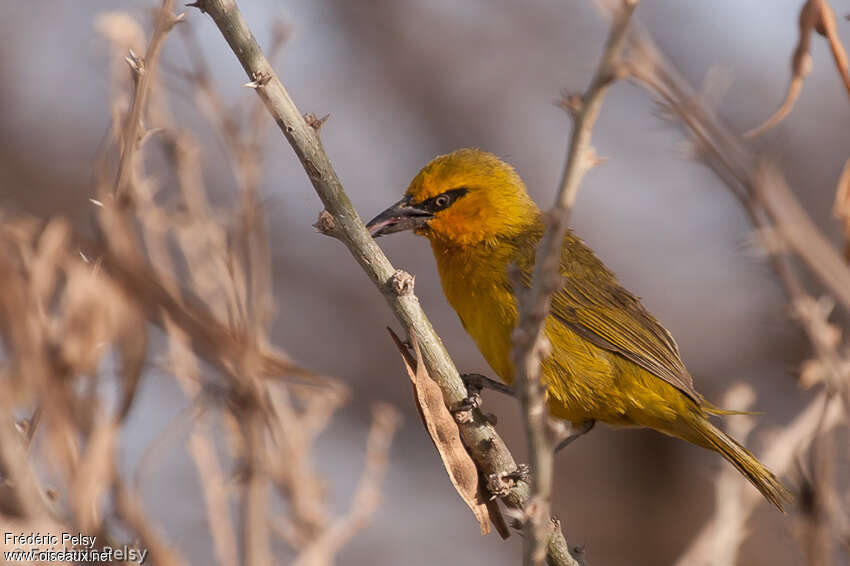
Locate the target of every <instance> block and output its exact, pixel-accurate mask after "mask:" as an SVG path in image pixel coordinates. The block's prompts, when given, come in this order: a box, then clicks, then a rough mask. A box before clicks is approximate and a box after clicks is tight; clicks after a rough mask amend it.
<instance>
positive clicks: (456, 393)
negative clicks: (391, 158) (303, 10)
mask: <svg viewBox="0 0 850 566" xmlns="http://www.w3.org/2000/svg"><path fill="white" fill-rule="evenodd" d="M196 4H197V5H198V7H199V8H201V9H202V10H203V11H204V12H206V13H208V14H209V15H210V16H211V17H212V18H213V20H214V21H215V23H216V25H217V26H218V28H219V30H220V31H221V33H222V35H223V36H224V38H225V40H226V41H227V42H228V44H229V45H230V47H231V49H233V52H234V53H235V54H236V56H237V58H238V59H239V61H240V63H241V64H242V67H243V68H244V69H245V72H246V73H247V75H248V77H249V79H250V80H251V85H252V86H253V87H254V89H255V91H256V92H257V95H258V96H259V97H260V98H261V99H262V100H263V102H264V103H265V105H266V108H267V109H268V110H269V112H270V113H271V115H272V117H273V118H274V120H275V122H276V123H277V124H278V126H279V127H280V129H281V131H282V132H283V134H284V135H285V136H286V138H287V140H288V141H289V143H290V145H291V146H292V148H293V150H294V151H295V153H296V155H297V156H298V158H299V160H300V161H301V164H302V166H303V167H304V170H305V171H306V173H307V176H308V178H309V179H310V182H311V183H312V184H313V188H314V189H315V190H316V193H317V194H318V195H319V198H320V199H321V200H322V203H323V205H324V208H325V210H326V211H327V212H328V213H329V214H330V215H331V217H332V218H333V224H334V227H335V233H334V235H335V236H336V237H337V238H338V239H339V240H340V241H342V242H343V243H344V244H345V245H346V247H348V249H349V251H350V252H351V254H352V255H353V256H354V258H355V259H356V260H357V262H358V263H359V264H360V266H361V267H362V268H363V270H364V271H365V272H366V273H367V275H369V277H370V279H371V280H372V282H373V283H374V284H375V285H376V286H377V287H378V289H380V291H381V292H382V293H383V295H384V297H385V299H386V300H387V303H388V304H389V306H390V308H391V309H392V311H393V312H394V313H395V315H396V317H397V318H398V319H399V321H400V322H401V323H402V326H403V327H405V328H410V329H412V332H413V333H414V334H415V335H416V338H417V341H418V343H419V347H420V348H421V351H422V357H423V360H424V362H425V366H426V368H427V369H428V373H429V375H430V376H431V377H432V378H433V379H434V380H435V381H436V382H437V384H438V385H439V386H440V389H441V390H442V392H443V397H444V399H445V401H446V403H447V404H449V406H455V405H456V404H457V403H459V402H461V401H462V400H463V399H464V398H465V397H466V396H467V392H466V388H465V387H464V385H463V381H462V380H461V379H460V375H459V373H458V371H457V368H455V366H454V364H453V363H452V361H451V358H450V357H449V355H448V353H447V352H446V349H445V347H444V346H443V343H442V341H441V340H440V338H439V336H437V334H436V333H435V332H434V329H433V327H432V326H431V323H430V321H429V320H428V318H427V317H426V316H425V313H424V312H423V311H422V308H421V307H420V306H419V301H418V299H417V298H416V296H415V295H414V294H413V293H404V292H401V290H400V289H396V288H395V287H394V286H393V285H392V283H391V281H392V278H393V275H394V273H395V269H394V268H393V266H392V265H391V264H390V262H389V260H388V259H387V258H386V256H385V255H384V254H383V252H382V251H381V250H380V248H379V247H378V246H377V244H376V243H375V241H374V240H373V239H372V237H371V236H370V235H369V233H368V231H367V230H366V229H365V227H364V225H363V222H362V221H361V220H360V217H359V216H358V215H357V212H356V211H355V210H354V207H353V206H352V205H351V201H350V200H349V198H348V195H346V194H345V191H344V190H343V188H342V185H341V183H340V181H339V178H338V177H337V174H336V172H335V171H334V169H333V166H332V165H331V163H330V161H329V159H328V157H327V155H326V154H325V151H324V149H323V147H322V144H321V141H320V139H319V136H318V132H317V131H316V129H315V128H313V127H312V126H311V125H310V124H308V123H307V121H306V120H305V119H304V115H303V113H302V112H300V111H299V110H298V108H297V107H296V106H295V103H294V102H293V101H292V99H291V98H290V97H289V94H288V93H287V91H286V89H285V88H284V86H283V85H282V84H281V82H280V80H279V79H278V78H277V75H276V74H275V72H274V69H273V68H272V66H271V64H270V63H269V62H268V60H267V59H266V57H265V56H264V55H263V52H262V50H261V49H260V46H259V45H258V44H257V41H256V39H254V36H253V34H252V33H251V30H250V29H249V27H248V24H247V22H246V21H245V19H244V17H243V16H242V14H241V12H240V11H239V9H238V7H237V6H236V3H235V1H234V0H202V1H199V2H198V3H196ZM472 417H473V418H472V419H471V420H470V422H467V423H463V424H461V425H459V428H460V432H461V437H462V438H463V440H464V443H465V445H466V446H467V448H468V449H469V451H470V454H471V455H472V457H473V459H474V460H475V462H476V464H477V465H478V467H479V469H480V470H481V472H482V473H483V474H484V475H485V476H489V475H490V474H507V473H510V472H512V471H514V470H515V469H516V463H515V461H514V459H513V457H512V456H511V454H510V452H508V450H507V448H506V447H505V444H504V442H503V441H502V439H501V438H500V437H499V436H498V434H497V433H496V431H495V430H494V428H493V426H492V425H491V424H490V423H489V422H488V421H487V419H486V418H485V417H484V415H483V414H482V413H481V411H479V410H474V411H473V412H472ZM527 495H528V486H527V484H525V483H524V482H519V483H518V484H517V485H516V486H515V487H514V488H513V489H512V490H511V491H510V492H509V493H508V494H507V495H506V497H505V498H504V501H505V503H506V504H507V505H509V506H512V507H515V508H522V507H523V505H524V504H525V503H526V501H527ZM551 540H552V543H551V544H552V548H550V552H549V558H550V561H552V563H553V564H555V565H560V564H572V565H575V564H577V562H576V561H575V559H573V558H572V557H571V555H570V553H569V550H568V549H567V547H566V543H565V541H564V539H563V536H556V537H553V538H552V539H551Z"/></svg>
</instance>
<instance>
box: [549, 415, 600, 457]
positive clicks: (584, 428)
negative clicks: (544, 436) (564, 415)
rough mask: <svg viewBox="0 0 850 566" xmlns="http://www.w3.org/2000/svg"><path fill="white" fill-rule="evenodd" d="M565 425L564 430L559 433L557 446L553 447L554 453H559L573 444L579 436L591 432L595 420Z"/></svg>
mask: <svg viewBox="0 0 850 566" xmlns="http://www.w3.org/2000/svg"><path fill="white" fill-rule="evenodd" d="M565 424H566V425H567V427H566V430H564V431H563V432H561V435H560V436H561V440H560V441H558V444H557V445H555V453H558V452H560V451H561V450H563V449H564V448H566V447H567V446H569V445H570V444H572V443H573V441H574V440H576V439H577V438H579V437H580V436H584V435H585V434H587V433H588V432H590V431H591V429H592V428H593V426H594V425H595V424H596V421H595V420H589V421H584V422H583V423H580V424H573V423H565Z"/></svg>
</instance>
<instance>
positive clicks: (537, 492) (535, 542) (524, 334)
mask: <svg viewBox="0 0 850 566" xmlns="http://www.w3.org/2000/svg"><path fill="white" fill-rule="evenodd" d="M636 6H637V0H625V1H623V3H622V8H621V9H620V10H619V11H618V13H617V15H616V17H615V19H614V23H613V24H612V26H611V32H610V34H609V36H608V41H607V43H606V46H605V51H604V53H603V55H602V59H601V61H600V63H599V67H598V68H597V70H596V73H595V75H594V76H593V79H592V80H591V83H590V86H589V87H588V89H587V91H586V92H585V93H584V94H583V95H582V96H581V98H580V100H579V101H577V102H576V103H575V104H574V105H572V109H573V116H574V119H575V124H574V125H573V131H572V136H571V139H570V146H569V152H568V154H567V162H566V166H565V169H564V173H563V177H562V179H561V186H560V189H559V191H558V195H557V197H556V199H555V204H554V206H553V207H552V210H551V211H549V213H548V220H549V226H548V227H547V229H546V233H545V234H544V235H543V238H542V240H541V242H540V244H539V246H538V248H537V258H538V259H537V261H536V262H535V266H534V274H533V276H532V279H531V287H530V288H529V289H527V290H526V291H525V292H519V291H518V292H517V299H518V302H519V320H518V323H517V328H516V330H515V331H514V334H513V347H514V349H513V352H512V358H513V360H512V361H513V365H514V368H516V369H515V370H516V376H515V380H516V389H517V392H518V396H519V401H520V406H521V407H522V414H523V420H524V424H525V433H526V438H527V442H528V451H529V454H530V460H531V499H530V502H531V505H529V507H528V508H527V509H526V520H525V521H524V523H523V530H524V532H525V538H524V539H523V540H524V547H523V548H524V552H523V564H525V565H527V566H528V565H532V564H540V563H541V562H542V561H543V557H544V555H545V550H546V546H547V541H548V540H549V537H550V536H551V526H550V522H549V507H550V499H551V495H552V475H553V452H554V443H553V442H552V440H551V438H550V436H551V435H550V433H549V427H548V423H549V417H548V412H547V410H546V409H547V407H546V392H545V390H544V388H543V386H542V384H541V381H540V372H541V367H540V364H541V362H542V361H543V359H544V358H546V357H547V355H548V351H549V350H550V346H549V343H548V339H547V338H546V336H545V333H544V324H545V321H546V317H547V316H548V314H549V309H550V308H551V303H552V295H553V294H554V293H555V291H557V289H558V287H559V286H560V282H561V273H560V267H561V247H562V246H563V241H564V236H565V235H566V233H567V227H568V223H569V216H570V212H571V210H572V207H573V204H574V203H575V199H576V195H577V194H578V188H579V185H580V184H581V180H582V178H583V177H584V174H585V173H586V172H587V170H588V169H590V167H592V166H593V164H594V161H595V159H596V158H595V154H594V152H593V150H592V148H591V145H590V137H591V130H592V128H593V124H594V122H595V121H596V117H597V116H598V114H599V109H600V108H601V106H602V100H603V98H604V96H605V93H606V91H607V90H608V87H609V86H610V85H611V83H612V82H613V80H614V79H615V78H616V77H617V75H618V73H619V70H620V67H619V58H620V53H621V51H622V49H623V44H624V43H625V38H626V31H627V29H628V24H629V19H630V17H631V15H632V13H633V12H634V9H635V7H636ZM573 100H576V99H575V98H574V99H573ZM515 279H518V277H515ZM514 288H515V289H518V290H519V289H522V288H523V287H522V285H521V284H519V281H517V283H516V284H515V285H514Z"/></svg>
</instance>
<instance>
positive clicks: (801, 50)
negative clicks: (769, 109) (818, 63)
mask: <svg viewBox="0 0 850 566" xmlns="http://www.w3.org/2000/svg"><path fill="white" fill-rule="evenodd" d="M798 27H799V30H800V35H799V38H798V40H797V47H795V48H794V54H793V56H792V57H791V81H790V82H789V83H788V89H787V91H786V93H785V99H784V100H783V101H782V104H780V105H779V108H777V109H776V111H775V112H774V113H773V114H772V115H771V116H770V118H768V119H767V120H765V121H764V123H762V124H761V125H760V126H757V127H755V128H753V129H751V130H748V131H746V132H744V134H743V135H744V137H747V138H755V137H758V136H760V135H762V134H763V133H765V132H767V131H768V130H770V129H772V128H774V127H775V126H777V125H778V124H779V123H780V122H781V121H782V120H784V119H785V118H786V117H787V116H788V114H790V113H791V110H792V108H793V107H794V103H795V102H796V101H797V99H798V98H799V96H800V92H802V90H803V81H805V79H806V76H808V74H809V72H810V71H811V69H812V56H811V55H810V54H809V50H810V49H811V38H812V32H814V31H817V32H818V33H820V34H821V35H823V36H824V37H826V39H827V42H828V43H829V48H830V50H831V51H832V57H833V59H834V60H835V67H836V69H838V74H839V76H840V77H841V80H842V82H843V83H844V87H845V88H846V89H847V94H850V71H848V64H847V53H846V52H845V51H844V46H843V45H841V39H839V37H838V30H837V26H836V25H835V12H833V11H832V7H831V6H830V5H829V2H827V0H806V2H805V3H804V4H803V7H802V8H801V9H800V17H799V23H798Z"/></svg>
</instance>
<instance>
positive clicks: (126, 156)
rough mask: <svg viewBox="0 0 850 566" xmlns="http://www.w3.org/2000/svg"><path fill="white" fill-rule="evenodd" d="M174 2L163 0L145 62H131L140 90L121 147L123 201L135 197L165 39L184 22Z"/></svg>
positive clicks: (118, 184) (117, 191)
mask: <svg viewBox="0 0 850 566" xmlns="http://www.w3.org/2000/svg"><path fill="white" fill-rule="evenodd" d="M173 5H174V0H163V2H162V7H161V8H160V9H159V11H158V12H157V15H156V24H155V26H154V32H153V36H151V41H150V43H149V44H148V48H147V51H146V52H145V56H144V58H143V59H140V58H137V57H135V56H133V55H132V53H131V55H130V57H128V59H127V61H128V63H129V64H130V66H131V68H132V70H133V71H134V72H135V73H136V81H137V84H136V90H135V93H134V94H135V95H134V97H133V105H132V106H131V107H130V115H129V116H127V123H126V125H125V127H124V135H123V139H122V142H123V143H122V146H121V159H120V161H119V163H118V180H117V182H116V184H115V194H116V196H117V197H118V198H119V199H122V198H128V197H131V196H132V195H131V191H132V187H131V184H132V180H133V175H134V173H135V170H136V156H137V152H136V149H137V148H138V144H139V141H140V138H141V135H142V133H143V132H142V114H143V113H144V112H145V108H147V102H148V96H149V95H150V91H151V88H152V85H153V82H154V79H155V77H156V67H157V61H158V60H159V52H160V51H161V50H162V45H163V43H164V42H165V37H166V36H167V35H168V32H169V31H170V30H171V28H172V27H174V25H175V24H177V23H178V22H180V21H182V20H183V14H180V15H178V16H175V15H174V14H173V12H172V9H173Z"/></svg>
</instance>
